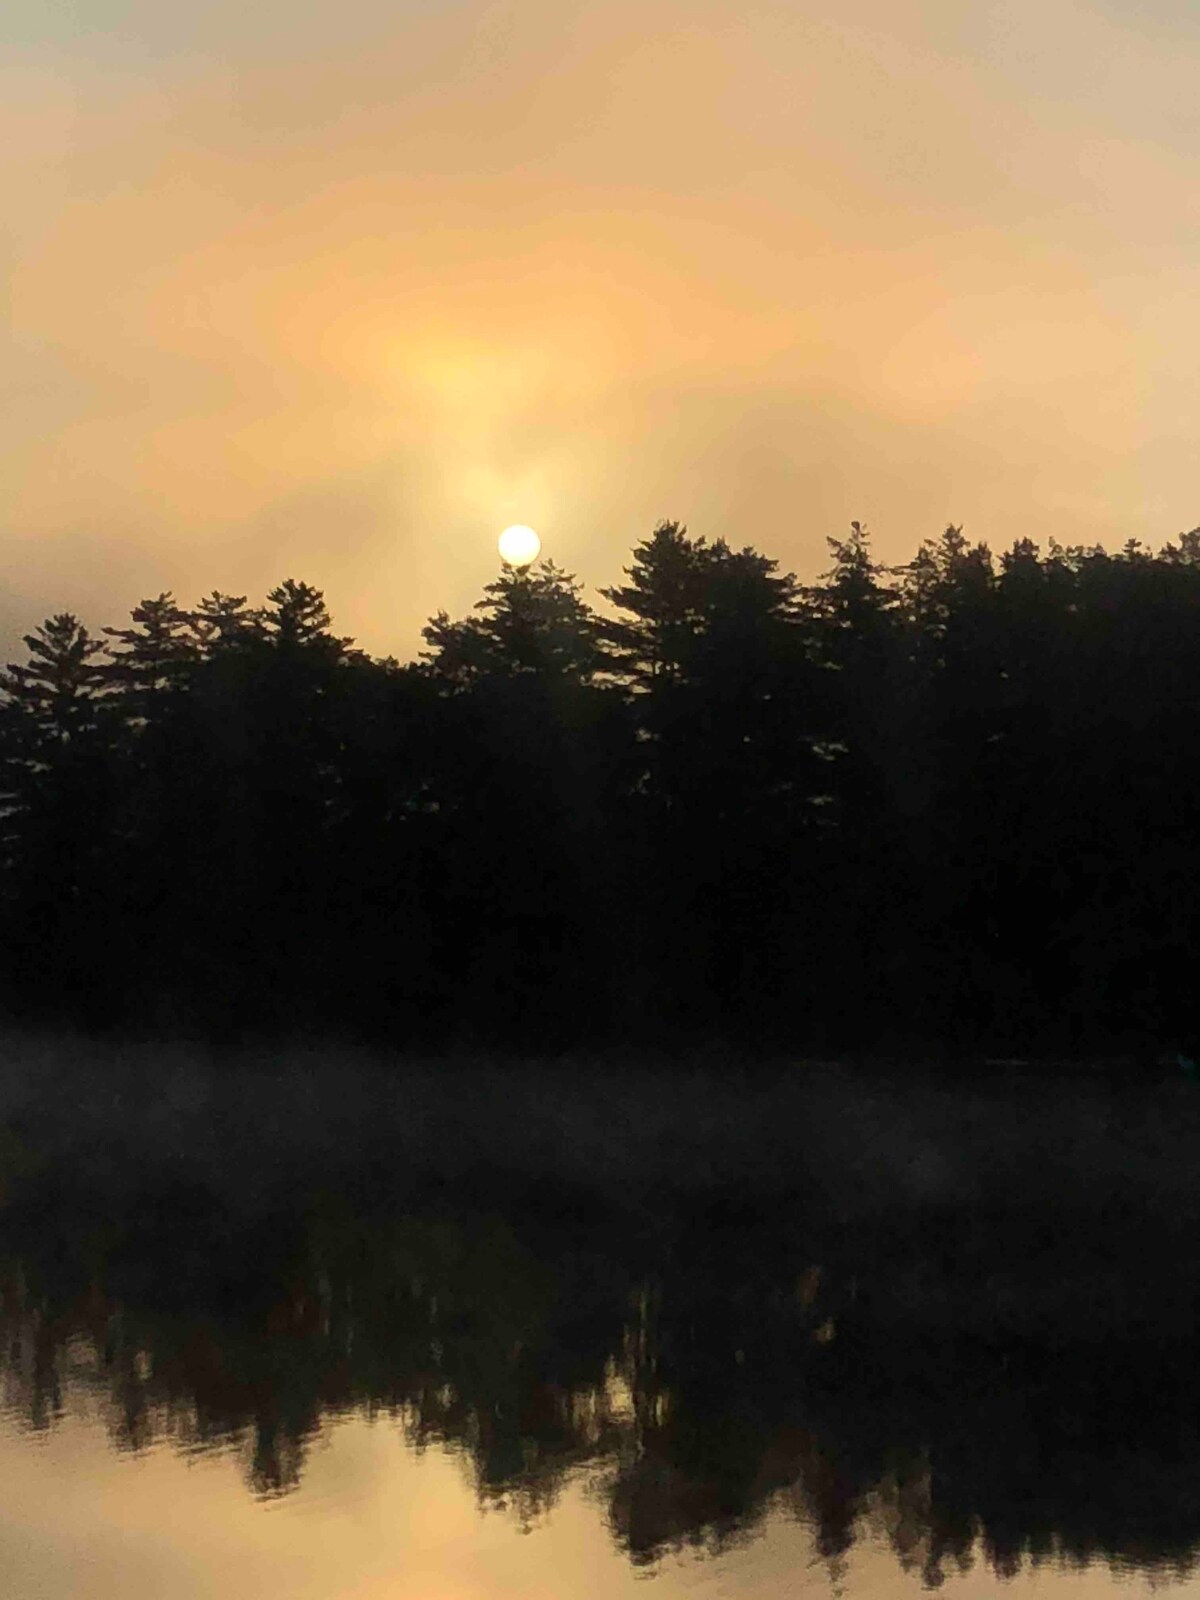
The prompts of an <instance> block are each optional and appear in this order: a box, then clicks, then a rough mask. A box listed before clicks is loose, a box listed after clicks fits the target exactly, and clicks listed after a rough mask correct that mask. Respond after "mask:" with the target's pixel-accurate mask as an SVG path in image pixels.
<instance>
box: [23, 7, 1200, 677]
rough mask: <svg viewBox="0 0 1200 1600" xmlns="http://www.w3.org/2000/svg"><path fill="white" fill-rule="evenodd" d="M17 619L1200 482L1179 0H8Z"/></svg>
mask: <svg viewBox="0 0 1200 1600" xmlns="http://www.w3.org/2000/svg"><path fill="white" fill-rule="evenodd" d="M0 33H2V35H3V37H4V39H5V44H6V48H5V49H4V51H3V54H2V55H0V167H2V168H3V192H4V194H5V196H6V200H7V204H6V206H5V213H6V245H5V253H4V255H5V266H6V268H7V270H8V275H9V278H10V282H11V302H10V303H11V327H12V335H13V337H12V342H11V348H10V350H9V352H8V354H7V355H6V357H5V359H4V361H3V363H2V365H0V455H2V456H3V463H2V474H0V482H2V483H3V485H4V493H5V505H4V508H3V511H4V514H3V524H2V526H3V528H4V531H5V534H6V537H7V541H8V566H7V571H8V582H7V584H6V586H5V590H4V593H3V595H2V596H0V641H2V642H3V646H4V649H5V652H6V658H12V657H13V656H14V653H15V654H16V656H17V658H21V657H22V656H23V653H24V652H23V648H22V647H21V646H19V644H18V643H17V638H18V636H19V634H20V633H21V632H23V631H25V630H27V629H29V628H31V627H33V626H34V625H35V624H36V623H37V622H39V621H41V620H42V618H43V617H45V616H46V615H48V614H49V613H50V612H52V611H58V610H63V609H72V610H75V611H76V612H78V613H79V614H80V615H81V616H82V617H83V618H84V620H85V621H86V622H87V623H88V625H89V626H90V627H92V628H93V629H95V630H98V629H99V628H100V627H101V626H103V625H105V624H110V625H118V624H120V623H121V622H123V621H124V620H125V618H126V616H127V614H128V612H129V610H130V609H131V607H132V606H133V605H134V604H135V603H136V602H137V601H138V600H139V599H141V598H142V597H143V596H146V595H151V594H156V593H158V592H159V591H160V590H162V589H167V588H171V589H173V590H174V591H175V593H176V595H177V597H178V598H179V599H181V600H182V601H184V602H188V603H194V602H195V600H196V599H197V598H198V597H199V595H200V594H202V593H205V592H207V591H208V590H211V589H212V588H214V587H215V588H220V589H223V590H226V591H232V592H235V593H239V594H241V593H246V594H248V595H249V597H250V599H251V601H252V602H255V603H257V602H260V601H261V600H262V598H263V596H264V595H265V592H266V590H267V589H268V588H270V587H271V586H272V585H273V584H275V583H277V582H279V581H280V580H281V579H282V578H284V577H289V576H290V577H296V578H300V579H304V580H306V581H308V582H310V583H314V584H316V585H317V586H318V587H319V588H322V589H324V591H325V593H326V598H327V600H328V602H329V605H330V608H331V610H332V611H333V614H334V620H335V623H336V625H337V627H338V630H339V631H340V632H344V633H348V634H352V635H354V636H355V637H356V638H357V639H358V641H359V643H360V644H361V645H362V646H363V647H364V648H366V649H369V650H370V651H372V652H373V653H375V654H379V655H382V654H386V653H389V652H391V653H394V654H396V655H398V656H399V657H400V658H401V659H407V658H409V657H410V656H411V655H413V654H414V653H415V651H416V649H417V648H418V647H419V644H420V639H419V629H420V626H421V624H422V622H423V621H424V620H425V619H426V618H427V617H428V616H429V615H430V614H431V613H432V612H433V611H435V610H437V609H439V608H441V607H445V608H446V609H448V610H449V611H451V613H453V614H461V613H462V612H464V611H465V610H467V609H468V608H469V607H470V605H471V604H472V603H473V602H474V600H475V599H477V598H478V596H479V593H480V591H481V589H482V586H483V585H484V583H486V582H487V581H488V580H489V579H490V577H491V576H492V575H493V574H494V572H495V570H496V567H497V558H496V554H495V541H496V537H497V535H498V533H499V531H500V529H501V528H502V527H503V526H504V525H505V524H506V523H508V522H512V521H522V522H529V523H532V524H533V525H534V526H535V527H536V528H537V529H538V530H539V532H540V533H541V535H542V539H543V545H544V549H545V553H546V554H547V555H550V556H552V557H553V558H554V559H555V560H557V561H558V562H560V563H561V564H562V565H564V566H566V567H567V568H568V569H570V570H572V571H574V572H576V573H577V574H578V575H579V576H580V578H581V579H582V580H583V581H584V583H585V585H587V586H588V587H589V589H591V588H593V587H594V586H598V585H601V584H607V583H611V582H613V581H615V580H616V579H617V578H618V576H619V572H620V568H621V566H622V565H623V564H624V562H625V561H626V560H627V559H628V552H629V550H630V548H631V547H632V545H633V544H634V543H635V542H636V540H637V539H638V538H640V537H642V536H643V535H644V534H646V533H648V532H649V531H650V529H651V528H652V527H653V525H654V523H655V522H656V521H658V520H659V519H660V518H663V517H673V518H678V519H680V520H682V521H685V522H687V523H688V525H689V527H690V528H691V530H692V532H693V533H697V534H701V533H702V534H706V535H708V536H709V537H718V536H724V537H727V538H728V539H730V541H731V542H733V543H737V544H741V543H752V544H754V545H755V546H757V547H758V548H760V549H762V550H763V551H765V552H766V553H768V554H770V555H773V556H777V557H778V558H779V559H780V560H781V562H782V563H783V565H784V566H785V567H788V568H791V569H793V570H795V571H796V572H797V573H798V574H799V575H800V576H801V577H802V578H805V579H811V578H812V577H814V576H815V575H816V573H817V572H819V571H820V570H822V568H823V567H824V566H825V565H826V559H825V558H826V546H825V537H826V535H827V534H831V533H832V534H839V535H840V534H842V533H843V532H844V531H845V529H846V526H847V524H848V522H849V521H850V519H851V518H860V519H862V520H864V521H866V522H867V523H868V525H869V526H870V527H871V528H872V529H873V531H874V533H875V536H876V548H877V550H878V552H879V554H880V555H881V556H882V557H883V558H885V559H889V560H894V561H899V560H903V559H907V558H908V557H909V556H911V555H912V554H913V552H914V551H915V549H916V546H917V544H918V542H919V541H920V540H921V539H922V538H923V537H926V536H930V535H936V534H937V533H939V532H940V531H941V528H942V527H943V526H944V525H945V523H946V522H947V521H951V520H953V521H955V522H961V523H963V524H964V525H965V530H966V532H967V533H968V535H969V536H971V537H972V538H976V539H986V540H987V541H988V542H989V543H990V544H991V545H992V547H993V549H995V550H1000V549H1003V548H1006V547H1007V546H1008V545H1010V544H1011V543H1012V541H1013V539H1014V538H1017V537H1020V536H1024V535H1030V536H1032V537H1034V538H1035V539H1037V540H1039V541H1040V542H1041V543H1042V544H1043V545H1044V544H1045V542H1046V540H1047V539H1048V538H1049V537H1050V536H1051V535H1054V536H1055V537H1057V538H1059V539H1060V540H1061V541H1063V542H1064V543H1073V542H1086V543H1092V542H1095V541H1099V542H1101V543H1104V544H1106V545H1108V546H1109V547H1110V548H1115V547H1117V546H1118V545H1119V544H1120V543H1122V542H1123V541H1124V540H1125V539H1126V538H1128V537H1129V536H1131V535H1134V536H1137V537H1140V538H1143V539H1145V540H1146V541H1147V542H1149V543H1151V544H1153V545H1154V546H1155V547H1157V546H1158V545H1159V544H1161V543H1162V542H1164V541H1165V540H1167V539H1170V538H1174V537H1176V536H1177V535H1178V534H1179V532H1181V531H1182V530H1183V529H1186V528H1190V527H1193V526H1195V524H1196V523H1197V522H1200V488H1198V487H1197V485H1196V483H1195V481H1194V476H1195V463H1196V454H1197V452H1196V439H1197V432H1198V424H1200V398H1198V388H1200V379H1198V377H1197V374H1198V373H1200V350H1198V349H1197V345H1198V344H1200V339H1198V337H1197V335H1198V331H1200V322H1198V313H1197V309H1196V308H1197V305H1198V304H1200V298H1198V295H1197V291H1198V290H1200V257H1198V255H1197V251H1196V238H1197V225H1198V222H1200V181H1198V180H1200V155H1198V151H1200V144H1198V142H1197V138H1196V121H1195V84H1196V82H1197V81H1198V80H1197V72H1198V69H1200V13H1197V12H1196V9H1195V6H1194V4H1191V3H1188V0H1144V3H1143V4H1141V5H1139V7H1138V8H1137V9H1136V13H1135V9H1134V8H1133V7H1131V6H1127V5H1119V4H1117V0H1105V3H1103V4H1097V3H1093V4H1091V5H1085V4H1071V3H1065V0H1036V3H1035V0H1010V3H1008V4H989V3H981V4H979V5H973V6H964V5H963V4H962V3H961V0H841V3H839V5H838V6H837V7H833V6H832V5H829V4H825V5H822V6H814V5H809V4H806V3H805V0H789V3H788V4H786V5H784V4H782V3H777V4H775V5H770V6H768V5H761V4H759V5H755V4H753V3H749V4H746V3H742V4H738V5H737V6H734V5H732V4H724V3H713V0H687V3H686V4H684V3H683V0H637V3H636V4H635V3H633V0H605V3H604V4H603V5H592V6H587V7H584V6H579V5H577V4H574V3H572V0H524V3H522V4H515V3H499V4H481V3H477V0H422V3H412V0H392V3H390V4H388V3H385V0H340V3H339V4H338V5H333V4H332V3H330V0H324V3H321V4H317V3H313V0H290V3H289V4H286V5H285V4H283V3H274V4H273V3H270V0H262V3H260V4H257V5H248V4H244V3H242V4H234V3H233V0H212V3H210V4H208V5H206V6H202V7H175V6H164V5H163V4H162V0H74V3H72V4H68V3H67V0H8V5H7V6H6V7H5V17H4V20H3V21H2V22H0Z"/></svg>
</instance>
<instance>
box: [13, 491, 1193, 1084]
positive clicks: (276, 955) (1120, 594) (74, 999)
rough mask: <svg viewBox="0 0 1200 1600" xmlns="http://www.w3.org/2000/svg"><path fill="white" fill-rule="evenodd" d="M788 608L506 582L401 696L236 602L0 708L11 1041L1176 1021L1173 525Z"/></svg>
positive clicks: (469, 1044) (509, 575)
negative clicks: (1155, 545)
mask: <svg viewBox="0 0 1200 1600" xmlns="http://www.w3.org/2000/svg"><path fill="white" fill-rule="evenodd" d="M828 544H829V550H830V565H829V568H828V570H827V571H826V572H825V573H823V574H822V575H821V577H820V579H819V581H818V582H816V583H815V584H810V585H804V584H801V583H799V582H798V581H797V580H796V578H795V576H794V575H793V574H790V573H781V572H780V571H779V569H778V563H777V562H776V561H774V560H772V559H770V558H768V557H766V556H764V555H762V554H760V553H759V552H757V551H756V550H754V549H752V548H749V547H745V548H741V549H735V548H733V547H732V546H730V545H729V544H728V543H727V542H726V541H724V540H721V539H718V540H716V541H714V542H711V543H710V542H709V541H708V540H706V539H705V538H702V537H694V536H692V535H690V534H689V533H688V531H687V529H686V528H685V527H683V526H681V525H680V524H679V523H676V522H663V523H660V524H659V525H658V526H657V527H656V528H655V529H654V531H653V532H652V533H651V534H650V535H649V536H648V537H647V538H645V539H643V540H641V541H640V542H639V543H638V544H637V545H636V546H635V548H634V550H633V552H632V558H631V561H630V564H629V565H628V566H627V567H626V568H625V569H624V572H623V574H622V578H623V581H622V582H620V583H618V584H616V585H615V586H613V587H610V588H607V589H603V590H601V591H600V594H601V597H602V598H603V599H604V600H605V601H606V602H607V603H608V609H607V610H605V611H603V612H601V611H600V610H597V609H596V608H595V607H593V606H592V605H591V604H589V603H588V601H587V600H586V599H585V598H584V595H583V592H582V589H581V586H580V584H579V583H578V581H577V580H576V579H575V578H574V577H573V576H572V575H570V574H569V573H566V572H564V571H562V570H561V569H559V568H558V567H556V566H555V565H554V564H553V563H552V562H550V561H542V562H540V563H538V564H537V565H535V566H534V567H532V568H530V569H526V570H516V569H512V568H508V567H505V568H502V570H501V572H500V574H499V575H498V577H497V578H496V579H495V581H494V582H492V583H490V584H489V585H488V586H487V587H486V589H485V591H484V594H483V597H482V599H481V600H480V601H479V603H478V605H477V606H476V607H475V608H474V610H473V611H472V613H471V614H470V615H468V616H467V617H465V618H462V619H459V620H452V619H451V618H450V617H449V616H448V615H446V614H445V613H444V612H441V613H439V614H438V615H437V616H435V617H434V618H432V619H431V621H430V622H429V624H428V626H427V627H426V628H425V629H424V639H425V647H424V649H423V650H422V651H421V652H420V655H419V658H418V659H417V660H415V661H413V662H409V663H401V662H399V661H398V660H397V659H396V658H395V657H393V656H388V657H386V658H383V659H377V658H373V657H371V656H370V655H368V654H367V653H365V652H364V651H362V650H360V649H358V648H356V647H355V642H354V640H353V639H350V638H343V637H340V636H338V635H337V634H335V632H334V631H333V626H332V622H331V619H330V616H329V613H328V610H327V608H326V605H325V601H324V597H323V595H322V593H321V592H320V591H319V590H317V589H315V588H313V587H311V586H310V585H308V584H305V583H302V582H297V581H295V580H293V579H288V580H286V581H285V582H284V583H282V584H281V585H280V586H279V587H277V588H276V589H273V590H272V591H271V593H270V594H269V595H268V597H267V602H266V604H265V605H264V606H262V607H258V608H253V607H249V606H248V605H247V601H246V597H245V596H233V595H227V594H223V593H221V592H219V591H213V592H212V593H211V594H210V595H208V596H207V597H206V598H204V599H203V600H201V601H200V602H199V604H198V605H197V606H196V607H195V608H194V609H188V608H186V607H184V606H181V605H179V604H177V603H176V601H175V599H174V597H173V595H172V594H170V593H165V594H160V595H159V596H157V597H156V598H154V599H146V600H143V601H142V602H141V603H140V604H139V605H137V606H136V607H135V608H134V609H133V611H132V612H131V614H130V625H129V626H128V627H124V628H111V627H106V628H104V629H102V632H101V635H100V636H94V635H93V634H92V633H90V632H89V630H88V628H87V627H86V626H85V624H84V623H83V622H82V621H81V620H80V619H79V618H78V617H77V616H75V615H73V614H71V613H62V614H60V615H57V616H53V617H50V618H48V619H47V620H46V621H45V622H44V623H42V625H41V626H40V627H39V628H38V629H37V630H36V631H35V632H34V633H31V634H28V635H26V636H25V644H26V646H27V648H28V659H27V660H26V662H25V663H24V664H10V666H9V667H8V669H7V671H5V672H3V673H0V922H2V925H3V933H4V941H3V954H2V956H0V993H2V997H3V1001H4V1005H5V1008H6V1010H7V1011H8V1013H9V1015H10V1016H11V1017H14V1018H17V1019H20V1020H22V1021H33V1022H38V1023H42V1022H48V1021H67V1022H69V1023H70V1024H72V1025H73V1026H76V1027H82V1028H85V1029H88V1030H93V1031H100V1032H103V1031H107V1030H125V1029H130V1028H132V1029H138V1030H155V1029H158V1030H167V1031H171V1030H175V1029H179V1028H186V1029H187V1030H189V1031H192V1032H196V1031H199V1032H203V1033H205V1034H208V1035H210V1036H211V1037H213V1038H215V1039H228V1038H232V1037H235V1036H238V1035H241V1034H244V1033H245V1032H247V1031H249V1032H260V1033H268V1034H270V1033H278V1034H295V1033H301V1032H317V1033H320V1034H324V1035H329V1036H339V1037H345V1038H348V1039H355V1040H362V1041H372V1042H386V1043H387V1044H389V1045H402V1046H405V1047H408V1046H411V1047H413V1048H416V1049H440V1048H456V1049H458V1048H476V1047H479V1048H489V1049H504V1050H516V1051H519V1050H529V1051H538V1052H543V1051H556V1050H560V1049H568V1048H578V1047H588V1046H597V1045H609V1044H617V1045H622V1044H644V1045H647V1046H653V1047H674V1046H677V1045H684V1046H688V1045H692V1044H696V1043H699V1042H702V1041H709V1040H714V1039H719V1040H721V1041H728V1042H737V1043H740V1044H744V1045H745V1046H747V1047H748V1048H754V1049H767V1050H775V1049H780V1048H787V1049H797V1048H800V1049H805V1050H836V1051H843V1050H850V1049H897V1048H908V1047H917V1048H925V1047H928V1046H931V1045H946V1044H948V1045H950V1046H952V1047H954V1048H960V1047H962V1048H967V1049H972V1050H973V1049H980V1050H987V1051H991V1052H994V1053H1000V1052H1005V1051H1008V1052H1025V1051H1033V1050H1039V1049H1046V1050H1070V1049H1082V1050H1086V1049H1094V1048H1098V1047H1101V1046H1105V1047H1107V1046H1109V1045H1111V1044H1114V1043H1117V1042H1120V1043H1121V1044H1122V1045H1124V1044H1127V1043H1135V1042H1142V1043H1144V1042H1147V1041H1149V1040H1156V1041H1158V1042H1160V1043H1161V1042H1164V1041H1166V1040H1174V1041H1176V1042H1185V1043H1186V1042H1187V1041H1188V1040H1190V1039H1191V1038H1192V1037H1193V1035H1194V1032H1195V1030H1196V1029H1197V1027H1198V1025H1200V1016H1198V1015H1197V1010H1198V1007H1197V1001H1196V999H1195V996H1194V989H1195V984H1194V978H1193V972H1194V959H1195V951H1196V946H1197V932H1198V913H1197V905H1198V890H1200V816H1198V795H1200V753H1198V746H1197V740H1196V734H1197V730H1198V729H1200V529H1195V530H1193V531H1192V532H1190V533H1187V534H1183V535H1182V536H1181V537H1180V538H1179V540H1178V542H1177V543H1174V544H1171V543H1168V544H1166V545H1165V546H1164V547H1163V548H1162V549H1161V550H1160V551H1159V552H1158V553H1157V554H1154V553H1152V552H1151V551H1149V550H1147V549H1146V548H1144V547H1143V546H1142V545H1141V544H1140V543H1139V542H1138V541H1136V540H1131V541H1130V542H1129V543H1128V544H1126V546H1125V547H1124V548H1123V549H1122V550H1121V551H1120V552H1119V553H1116V554H1112V553H1108V552H1106V551H1105V550H1103V549H1102V548H1101V547H1099V546H1095V547H1092V548H1087V547H1082V546H1073V547H1067V548H1064V547H1063V546H1061V545H1059V544H1058V543H1057V542H1056V541H1054V540H1051V541H1050V545H1049V550H1048V552H1047V553H1046V554H1045V555H1043V554H1042V552H1041V551H1040V549H1039V547H1038V546H1037V545H1036V544H1035V543H1034V542H1033V541H1031V540H1029V539H1019V540H1017V541H1016V542H1015V543H1014V544H1013V546H1012V548H1011V549H1010V550H1008V551H1007V552H1006V553H1004V554H1002V555H1001V556H1000V557H999V558H998V559H997V558H995V557H994V556H993V554H992V552H991V551H990V550H989V548H988V546H987V545H986V544H983V543H979V544H974V545H972V544H971V543H969V541H968V540H967V539H966V538H965V537H964V535H963V532H962V529H961V528H958V527H953V526H952V527H948V528H947V529H946V530H945V532H944V533H943V534H942V535H941V536H940V538H938V539H936V540H926V541H924V542H923V543H922V544H921V546H920V548H919V550H918V552H917V554H916V556H915V557H914V559H913V560H912V561H910V562H908V563H906V564H904V565H901V566H897V567H885V566H884V565H882V564H881V563H879V562H878V561H877V560H876V559H875V558H874V555H873V553H872V549H871V540H870V536H869V534H868V533H867V531H866V529H865V528H863V527H862V526H861V525H860V524H858V523H854V524H852V525H851V529H850V532H849V534H848V536H847V537H846V538H844V539H834V538H831V539H829V540H828Z"/></svg>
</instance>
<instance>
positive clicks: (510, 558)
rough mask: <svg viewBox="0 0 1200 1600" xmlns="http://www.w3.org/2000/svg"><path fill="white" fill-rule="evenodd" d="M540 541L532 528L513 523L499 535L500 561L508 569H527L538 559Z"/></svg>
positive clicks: (520, 523) (540, 546)
mask: <svg viewBox="0 0 1200 1600" xmlns="http://www.w3.org/2000/svg"><path fill="white" fill-rule="evenodd" d="M541 548H542V541H541V540H540V539H539V538H538V536H537V534H536V533H534V531H533V529H532V528H527V527H526V526H525V524H524V523H522V522H517V523H514V524H513V526H512V527H511V528H505V530H504V532H503V533H502V534H501V535H500V559H501V561H503V562H504V563H505V565H506V566H509V567H527V566H529V565H530V563H531V562H534V561H536V560H537V558H538V552H539V551H540V550H541Z"/></svg>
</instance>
